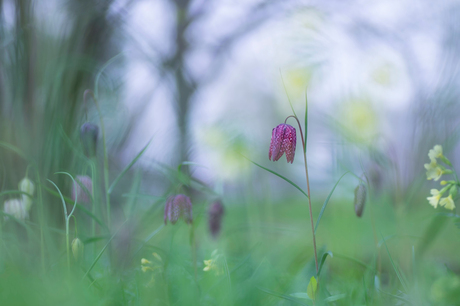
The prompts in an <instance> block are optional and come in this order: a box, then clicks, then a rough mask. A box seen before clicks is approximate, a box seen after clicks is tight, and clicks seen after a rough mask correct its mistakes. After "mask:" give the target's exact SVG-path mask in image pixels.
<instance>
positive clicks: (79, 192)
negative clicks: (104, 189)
mask: <svg viewBox="0 0 460 306" xmlns="http://www.w3.org/2000/svg"><path fill="white" fill-rule="evenodd" d="M80 184H81V185H80ZM82 186H83V187H84V188H83V187H82ZM90 195H93V181H92V180H91V178H90V177H89V176H87V175H77V176H76V177H75V184H72V197H71V198H72V201H75V198H76V199H77V201H78V203H90V202H91V200H90V199H91V197H90Z"/></svg>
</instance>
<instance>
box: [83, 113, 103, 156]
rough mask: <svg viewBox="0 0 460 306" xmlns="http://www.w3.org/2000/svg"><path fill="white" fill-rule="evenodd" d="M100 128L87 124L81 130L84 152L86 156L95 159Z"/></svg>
mask: <svg viewBox="0 0 460 306" xmlns="http://www.w3.org/2000/svg"><path fill="white" fill-rule="evenodd" d="M98 135H99V128H98V126H97V125H95V124H93V123H90V122H86V123H84V124H83V125H82V126H81V128H80V139H81V143H82V145H83V151H84V152H85V154H86V156H88V157H94V156H95V155H96V147H97V136H98Z"/></svg>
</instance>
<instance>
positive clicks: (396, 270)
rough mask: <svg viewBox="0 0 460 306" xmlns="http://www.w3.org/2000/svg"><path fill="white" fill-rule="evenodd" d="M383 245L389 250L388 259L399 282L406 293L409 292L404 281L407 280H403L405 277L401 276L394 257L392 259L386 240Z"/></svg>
mask: <svg viewBox="0 0 460 306" xmlns="http://www.w3.org/2000/svg"><path fill="white" fill-rule="evenodd" d="M382 238H383V236H382ZM383 245H384V246H385V249H386V250H387V253H388V257H389V258H390V262H391V265H392V266H393V269H394V270H395V273H396V276H397V277H398V279H399V281H400V282H401V285H402V286H403V287H404V290H405V291H406V292H408V288H407V284H406V282H405V281H404V279H405V278H403V276H402V275H401V271H400V270H399V269H398V267H397V266H396V264H395V262H394V261H393V257H391V254H390V251H389V250H388V246H387V243H386V242H385V240H383Z"/></svg>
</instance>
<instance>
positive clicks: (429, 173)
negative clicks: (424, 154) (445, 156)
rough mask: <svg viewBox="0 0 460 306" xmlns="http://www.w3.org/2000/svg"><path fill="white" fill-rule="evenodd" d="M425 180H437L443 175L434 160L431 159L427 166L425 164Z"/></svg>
mask: <svg viewBox="0 0 460 306" xmlns="http://www.w3.org/2000/svg"><path fill="white" fill-rule="evenodd" d="M425 169H426V178H427V180H432V179H434V180H435V181H437V180H439V179H440V178H441V176H442V174H443V170H442V168H441V167H439V165H438V163H437V162H436V159H432V160H431V162H430V163H429V164H425Z"/></svg>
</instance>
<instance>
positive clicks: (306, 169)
mask: <svg viewBox="0 0 460 306" xmlns="http://www.w3.org/2000/svg"><path fill="white" fill-rule="evenodd" d="M289 117H292V118H294V119H295V120H296V121H297V124H298V125H299V130H300V138H301V139H302V149H303V161H304V164H305V176H306V178H307V194H308V208H309V210H310V223H311V234H312V237H313V250H314V252H315V265H316V275H318V255H317V252H316V236H315V225H314V223H313V213H312V211H311V199H310V181H309V179H308V167H307V149H306V148H307V147H306V146H305V141H304V138H303V132H302V126H301V125H300V122H299V119H298V118H297V116H292V115H291V116H288V117H287V118H286V120H285V121H284V122H285V123H286V121H287V119H288V118H289Z"/></svg>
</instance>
